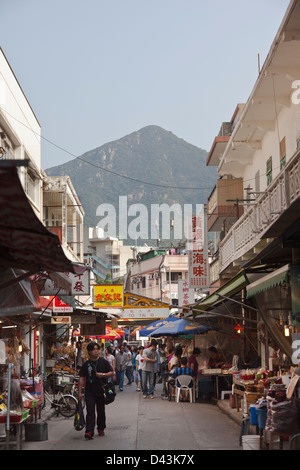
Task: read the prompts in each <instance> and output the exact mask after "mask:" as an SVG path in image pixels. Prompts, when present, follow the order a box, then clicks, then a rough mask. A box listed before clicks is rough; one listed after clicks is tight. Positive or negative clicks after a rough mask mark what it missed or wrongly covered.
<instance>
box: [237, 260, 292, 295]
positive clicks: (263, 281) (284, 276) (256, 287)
mask: <svg viewBox="0 0 300 470" xmlns="http://www.w3.org/2000/svg"><path fill="white" fill-rule="evenodd" d="M288 280H289V264H287V265H285V266H283V267H282V268H280V269H277V270H276V271H273V272H272V273H269V274H267V275H266V276H263V277H262V278H260V279H258V280H257V281H255V282H252V283H251V284H249V285H248V286H247V287H246V291H247V299H250V298H251V297H254V296H255V295H257V294H261V293H262V292H264V291H266V290H267V289H272V288H273V287H276V286H279V285H281V284H283V283H285V282H288Z"/></svg>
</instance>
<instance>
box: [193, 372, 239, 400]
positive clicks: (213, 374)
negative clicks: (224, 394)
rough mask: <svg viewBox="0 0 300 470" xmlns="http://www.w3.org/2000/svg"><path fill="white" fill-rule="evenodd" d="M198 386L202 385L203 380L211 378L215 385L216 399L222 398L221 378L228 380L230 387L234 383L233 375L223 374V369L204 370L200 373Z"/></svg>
mask: <svg viewBox="0 0 300 470" xmlns="http://www.w3.org/2000/svg"><path fill="white" fill-rule="evenodd" d="M197 377H198V384H199V383H201V380H205V379H209V378H211V380H212V384H213V393H214V396H215V398H217V399H219V398H220V395H221V394H220V383H219V382H220V381H219V379H220V378H228V379H229V381H230V387H231V383H232V374H229V373H227V372H223V371H222V369H203V371H201V373H198V376H197Z"/></svg>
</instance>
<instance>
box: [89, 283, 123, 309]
mask: <svg viewBox="0 0 300 470" xmlns="http://www.w3.org/2000/svg"><path fill="white" fill-rule="evenodd" d="M94 307H95V308H99V307H104V308H105V307H117V308H120V307H123V286H122V285H113V284H111V285H102V286H101V285H99V286H95V287H94Z"/></svg>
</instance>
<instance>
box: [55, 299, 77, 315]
mask: <svg viewBox="0 0 300 470" xmlns="http://www.w3.org/2000/svg"><path fill="white" fill-rule="evenodd" d="M53 312H55V313H72V312H73V307H71V305H69V304H67V303H66V302H64V301H63V300H61V299H59V298H58V297H54V298H53Z"/></svg>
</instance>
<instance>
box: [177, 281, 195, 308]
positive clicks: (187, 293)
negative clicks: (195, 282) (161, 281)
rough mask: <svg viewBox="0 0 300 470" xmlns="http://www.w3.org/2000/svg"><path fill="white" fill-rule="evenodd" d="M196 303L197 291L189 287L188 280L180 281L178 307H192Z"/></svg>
mask: <svg viewBox="0 0 300 470" xmlns="http://www.w3.org/2000/svg"><path fill="white" fill-rule="evenodd" d="M194 302H195V291H194V289H191V288H190V286H189V281H188V280H187V279H180V280H179V281H178V307H179V308H180V307H183V306H184V305H190V304H193V303H194Z"/></svg>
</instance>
